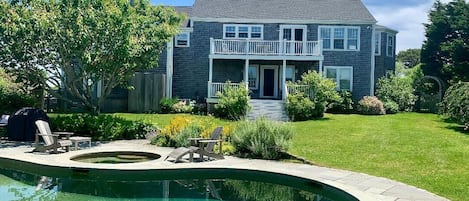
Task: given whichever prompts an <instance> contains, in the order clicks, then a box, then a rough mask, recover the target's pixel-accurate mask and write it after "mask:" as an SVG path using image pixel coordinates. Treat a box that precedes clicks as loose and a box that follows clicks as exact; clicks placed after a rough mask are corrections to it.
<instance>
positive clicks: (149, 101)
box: [128, 72, 166, 113]
mask: <svg viewBox="0 0 469 201" xmlns="http://www.w3.org/2000/svg"><path fill="white" fill-rule="evenodd" d="M130 84H131V86H134V89H133V90H130V91H129V96H128V106H129V107H128V110H129V112H136V113H143V112H159V111H160V101H161V99H163V97H165V91H166V90H165V89H166V75H164V74H157V73H152V72H145V73H141V72H137V73H135V76H134V77H133V79H131V81H130Z"/></svg>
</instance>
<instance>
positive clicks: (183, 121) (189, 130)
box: [151, 116, 231, 147]
mask: <svg viewBox="0 0 469 201" xmlns="http://www.w3.org/2000/svg"><path fill="white" fill-rule="evenodd" d="M215 127H216V125H214V124H213V120H212V119H205V118H204V119H197V118H193V117H191V116H176V117H174V118H173V119H171V121H170V123H169V124H168V125H167V126H166V127H164V129H162V130H161V131H160V132H159V133H158V134H157V135H156V136H155V137H154V138H153V139H151V143H152V144H154V145H158V146H162V147H187V146H189V140H188V138H195V137H203V138H209V137H210V134H211V133H212V131H213V129H214V128H215ZM229 132H231V129H230V128H229V127H225V128H224V129H223V133H222V137H223V139H222V140H223V141H226V140H227V138H228V137H229V136H230V133H229Z"/></svg>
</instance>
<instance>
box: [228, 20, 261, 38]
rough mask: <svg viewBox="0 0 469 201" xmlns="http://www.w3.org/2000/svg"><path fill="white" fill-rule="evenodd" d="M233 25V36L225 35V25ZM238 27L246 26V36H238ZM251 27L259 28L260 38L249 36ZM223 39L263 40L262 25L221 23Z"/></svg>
mask: <svg viewBox="0 0 469 201" xmlns="http://www.w3.org/2000/svg"><path fill="white" fill-rule="evenodd" d="M230 26H233V27H235V37H226V27H230ZM239 27H248V37H247V38H240V37H238V35H239ZM252 27H260V28H261V32H260V34H261V37H260V38H251V33H252V31H251V30H252ZM223 39H254V40H263V39H264V25H263V24H223Z"/></svg>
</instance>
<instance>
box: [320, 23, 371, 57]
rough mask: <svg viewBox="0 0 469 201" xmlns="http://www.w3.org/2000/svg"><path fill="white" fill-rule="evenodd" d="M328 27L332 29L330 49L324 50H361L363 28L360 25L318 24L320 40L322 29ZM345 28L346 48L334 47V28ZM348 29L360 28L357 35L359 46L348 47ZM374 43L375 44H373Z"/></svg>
mask: <svg viewBox="0 0 469 201" xmlns="http://www.w3.org/2000/svg"><path fill="white" fill-rule="evenodd" d="M322 28H328V29H331V32H330V34H331V36H330V40H331V41H330V47H331V48H330V49H326V48H323V50H324V51H360V36H361V29H360V27H359V26H318V40H321V38H322V37H321V29H322ZM337 28H344V49H334V29H337ZM348 29H358V33H357V34H358V35H357V48H356V49H347V48H348V40H349V39H348ZM373 45H374V44H373Z"/></svg>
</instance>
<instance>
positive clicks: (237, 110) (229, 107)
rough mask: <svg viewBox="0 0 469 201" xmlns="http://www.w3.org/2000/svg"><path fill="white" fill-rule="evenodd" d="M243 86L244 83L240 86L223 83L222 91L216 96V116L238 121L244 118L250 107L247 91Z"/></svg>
mask: <svg viewBox="0 0 469 201" xmlns="http://www.w3.org/2000/svg"><path fill="white" fill-rule="evenodd" d="M244 86H245V84H244V83H240V86H232V85H231V84H230V82H229V81H228V82H226V83H225V87H224V90H223V91H222V92H217V94H216V96H217V97H218V98H219V99H218V103H217V104H216V105H215V115H216V116H218V117H220V118H225V119H230V120H240V119H242V118H243V117H244V116H246V114H247V112H248V111H249V110H250V109H251V107H250V106H249V90H248V89H247V88H246V87H244Z"/></svg>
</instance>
